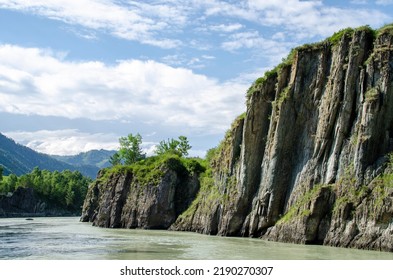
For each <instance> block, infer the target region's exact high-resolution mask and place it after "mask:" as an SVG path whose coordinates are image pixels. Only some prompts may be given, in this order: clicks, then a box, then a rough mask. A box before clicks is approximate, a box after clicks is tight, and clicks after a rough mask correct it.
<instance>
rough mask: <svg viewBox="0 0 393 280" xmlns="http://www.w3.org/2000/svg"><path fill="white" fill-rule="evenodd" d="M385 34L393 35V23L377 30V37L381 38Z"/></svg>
mask: <svg viewBox="0 0 393 280" xmlns="http://www.w3.org/2000/svg"><path fill="white" fill-rule="evenodd" d="M383 34H390V35H393V23H390V24H386V25H384V26H382V27H381V28H380V29H378V30H377V36H381V35H383Z"/></svg>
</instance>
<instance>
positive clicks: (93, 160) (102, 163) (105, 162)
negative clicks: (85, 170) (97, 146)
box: [52, 149, 116, 168]
mask: <svg viewBox="0 0 393 280" xmlns="http://www.w3.org/2000/svg"><path fill="white" fill-rule="evenodd" d="M114 153H116V151H108V150H102V149H101V150H91V151H88V152H84V153H80V154H77V155H75V156H52V157H53V158H55V159H57V160H60V161H63V162H65V163H68V164H71V165H75V166H79V165H93V166H96V167H98V168H104V167H109V166H111V164H110V163H109V159H110V157H111V156H112V155H113V154H114Z"/></svg>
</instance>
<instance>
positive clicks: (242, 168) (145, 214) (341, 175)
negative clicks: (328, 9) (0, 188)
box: [82, 26, 393, 251]
mask: <svg viewBox="0 0 393 280" xmlns="http://www.w3.org/2000/svg"><path fill="white" fill-rule="evenodd" d="M392 44H393V26H387V27H385V28H383V29H381V30H378V31H377V32H375V31H374V30H371V29H370V28H368V27H364V28H359V29H356V30H352V29H347V30H344V31H341V32H338V33H336V34H334V35H333V36H332V37H331V38H329V39H327V40H325V41H323V42H321V43H318V44H313V45H305V46H302V47H300V48H297V49H295V50H293V51H292V52H291V54H290V55H289V56H288V58H287V59H286V60H285V61H284V62H283V63H282V64H280V65H279V66H277V67H276V68H275V69H273V70H272V71H270V72H267V73H266V74H265V76H264V77H263V78H260V79H258V80H257V81H256V82H255V83H254V84H253V85H252V86H251V88H250V89H249V91H248V97H247V98H248V99H247V111H246V113H245V114H243V115H242V116H240V117H239V118H237V119H236V120H235V121H234V123H233V124H232V127H231V128H230V130H229V131H228V133H227V134H226V136H225V139H224V140H223V141H222V143H221V144H220V145H219V146H218V147H217V148H216V149H215V152H211V153H210V155H209V157H210V160H209V165H208V168H207V170H206V171H205V172H204V173H203V174H202V175H201V176H200V178H199V180H198V176H197V175H194V176H185V177H184V175H181V173H179V172H178V171H174V170H172V169H165V172H163V173H162V174H161V175H160V176H159V179H158V180H156V179H155V180H153V181H152V180H150V181H149V180H147V183H146V182H145V183H144V184H142V183H141V180H140V177H139V179H138V178H137V176H136V175H135V172H134V171H130V172H123V173H116V174H112V175H111V176H110V177H109V179H108V178H107V179H106V180H100V178H104V177H105V176H106V175H105V174H101V175H100V177H99V180H97V181H96V182H95V184H94V185H93V186H92V187H91V188H90V190H89V194H88V196H87V198H86V201H85V205H84V210H83V215H82V220H83V221H92V222H93V223H94V224H95V225H98V226H106V227H126V228H135V227H142V228H168V227H170V229H172V230H184V231H196V232H200V233H205V234H218V235H230V236H252V237H261V238H264V239H267V240H274V241H284V242H296V243H304V244H326V245H333V246H343V247H356V248H366V249H375V250H386V251H393V154H391V152H392V151H393V56H392V51H393V46H392ZM145 177H146V176H145ZM147 177H148V176H147ZM198 190H199V191H198Z"/></svg>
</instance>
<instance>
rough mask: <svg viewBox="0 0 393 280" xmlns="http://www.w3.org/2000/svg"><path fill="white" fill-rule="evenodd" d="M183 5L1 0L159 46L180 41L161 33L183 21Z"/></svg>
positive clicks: (6, 6)
mask: <svg viewBox="0 0 393 280" xmlns="http://www.w3.org/2000/svg"><path fill="white" fill-rule="evenodd" d="M183 7H184V6H175V5H169V4H167V5H162V4H155V5H151V4H144V3H138V2H136V1H126V2H124V1H122V2H121V4H119V2H118V1H106V0H78V1H68V0H50V1H48V0H35V1H25V0H13V1H7V0H0V8H3V9H11V10H18V11H24V12H29V13H32V14H37V15H40V16H44V17H48V18H50V19H54V20H60V21H63V22H65V23H67V24H72V25H79V26H83V27H86V28H91V29H95V30H101V31H105V32H109V33H110V34H112V35H114V36H117V37H120V38H124V39H127V40H135V41H139V42H141V43H144V44H149V45H154V46H158V47H162V48H174V47H177V46H179V45H181V42H180V41H179V40H177V39H170V38H165V37H161V35H162V33H165V32H173V31H174V29H175V28H176V27H178V26H182V25H184V24H185V22H186V18H185V16H184V15H183V12H182V8H183Z"/></svg>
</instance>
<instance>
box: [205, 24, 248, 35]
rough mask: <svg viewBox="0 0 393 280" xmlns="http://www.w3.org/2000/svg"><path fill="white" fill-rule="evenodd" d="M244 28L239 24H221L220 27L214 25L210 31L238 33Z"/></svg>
mask: <svg viewBox="0 0 393 280" xmlns="http://www.w3.org/2000/svg"><path fill="white" fill-rule="evenodd" d="M242 28H243V25H241V24H239V23H234V24H219V25H212V26H210V27H209V29H210V30H212V31H216V32H226V33H230V32H234V31H237V30H239V29H242Z"/></svg>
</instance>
